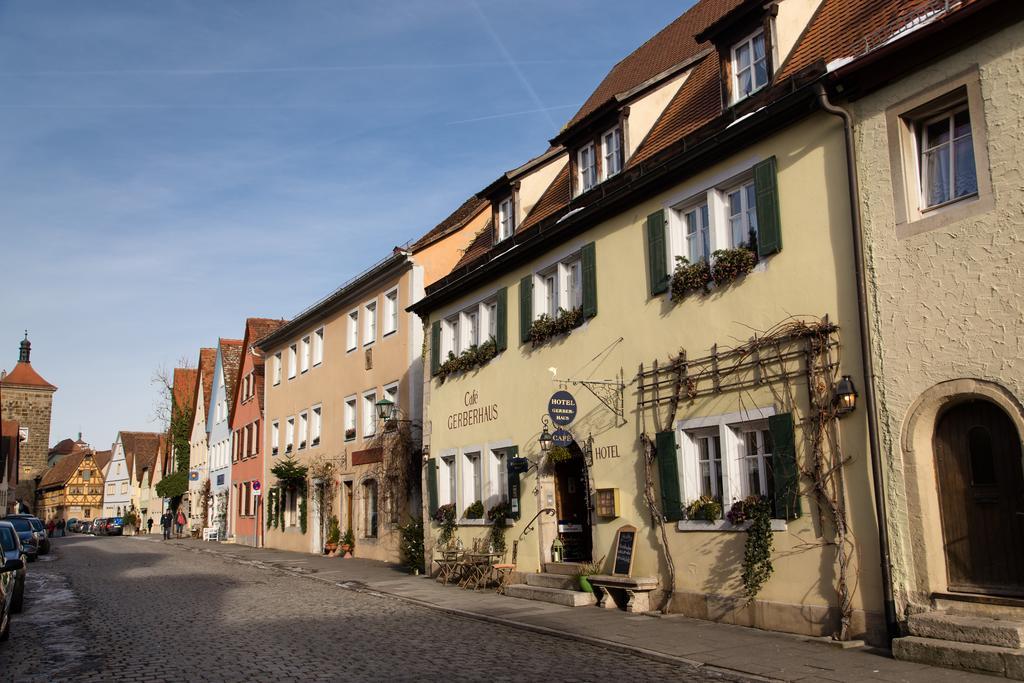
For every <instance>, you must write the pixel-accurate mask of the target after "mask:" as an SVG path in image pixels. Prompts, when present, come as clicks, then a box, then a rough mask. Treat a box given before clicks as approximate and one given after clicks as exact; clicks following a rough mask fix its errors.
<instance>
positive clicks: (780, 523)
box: [676, 519, 787, 533]
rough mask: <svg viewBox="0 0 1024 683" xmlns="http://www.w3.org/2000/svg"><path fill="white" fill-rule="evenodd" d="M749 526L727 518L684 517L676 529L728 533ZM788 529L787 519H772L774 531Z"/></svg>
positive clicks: (747, 523) (745, 528) (744, 529)
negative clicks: (709, 519)
mask: <svg viewBox="0 0 1024 683" xmlns="http://www.w3.org/2000/svg"><path fill="white" fill-rule="evenodd" d="M748 528H750V522H744V523H743V524H733V523H732V522H730V521H729V520H727V519H716V520H714V521H713V522H708V521H705V520H703V519H683V520H680V521H678V522H676V531H724V532H726V533H729V532H733V533H737V532H741V531H746V530H747V529H748ZM786 529H787V524H786V520H784V519H773V520H772V531H776V532H778V531H785V530H786Z"/></svg>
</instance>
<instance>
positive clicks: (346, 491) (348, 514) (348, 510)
mask: <svg viewBox="0 0 1024 683" xmlns="http://www.w3.org/2000/svg"><path fill="white" fill-rule="evenodd" d="M342 491H343V493H342V497H343V498H344V499H345V500H344V502H343V505H344V506H345V521H344V522H343V524H344V525H345V527H344V529H345V531H352V529H353V526H352V482H351V481H346V482H345V485H344V487H343V489H342Z"/></svg>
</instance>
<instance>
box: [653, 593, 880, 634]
mask: <svg viewBox="0 0 1024 683" xmlns="http://www.w3.org/2000/svg"><path fill="white" fill-rule="evenodd" d="M664 597H665V591H664V590H659V591H655V592H653V593H652V594H651V605H652V607H655V608H656V607H657V606H658V605H660V604H661V603H662V600H663V599H664ZM670 612H672V613H673V614H682V615H685V616H688V617H693V618H694V619H706V620H708V621H716V622H719V623H723V624H735V625H737V626H750V627H753V628H760V629H764V630H766V631H781V632H783V633H794V634H797V635H803V636H817V637H820V636H831V635H832V634H834V633H837V632H838V630H839V611H838V609H837V608H835V607H830V606H827V605H798V604H793V603H785V602H771V601H768V600H754V601H753V602H750V603H747V601H746V600H745V599H744V598H737V597H732V596H726V595H713V594H707V593H691V592H685V591H679V592H676V593H675V595H674V596H673V598H672V607H671V609H670ZM850 637H851V638H852V639H856V640H864V641H866V642H867V643H870V644H872V645H879V646H887V645H888V641H887V638H886V629H885V618H884V616H883V615H882V614H881V613H880V612H868V611H865V610H854V612H853V618H852V623H851V628H850Z"/></svg>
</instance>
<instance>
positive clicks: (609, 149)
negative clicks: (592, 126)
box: [601, 125, 625, 181]
mask: <svg viewBox="0 0 1024 683" xmlns="http://www.w3.org/2000/svg"><path fill="white" fill-rule="evenodd" d="M609 140H610V141H611V146H609V144H608V143H609ZM609 160H611V161H609ZM601 161H602V162H603V163H602V164H601V180H602V181H604V180H608V179H609V178H611V177H613V176H616V175H618V174H619V173H622V167H623V166H624V165H625V154H624V153H623V148H622V126H621V125H617V126H615V127H614V128H612V129H611V130H607V131H605V132H604V133H603V134H602V135H601ZM613 164H614V169H613Z"/></svg>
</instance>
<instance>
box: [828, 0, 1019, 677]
mask: <svg viewBox="0 0 1024 683" xmlns="http://www.w3.org/2000/svg"><path fill="white" fill-rule="evenodd" d="M1022 18H1024V12H1022V8H1021V7H1020V5H1019V4H1018V3H1008V2H993V3H976V4H975V6H973V7H970V6H969V7H968V8H966V9H962V8H959V7H957V6H956V5H953V6H952V7H951V8H949V9H947V10H946V11H941V10H940V11H938V12H936V13H933V14H931V15H929V16H928V17H927V19H928V21H927V22H924V24H923V25H922V26H921V27H920V28H918V29H917V30H915V31H912V32H911V31H907V32H906V35H905V36H902V37H900V39H899V40H894V41H892V42H891V43H890V44H889V45H886V46H884V47H881V48H879V49H876V50H872V51H869V52H868V53H867V54H865V55H863V56H861V57H860V58H858V59H857V60H855V61H853V62H852V63H850V64H849V65H848V66H845V67H843V68H841V69H839V70H838V71H837V72H835V73H834V74H832V79H831V80H832V87H831V90H832V91H833V92H834V93H836V97H837V99H838V98H839V97H843V95H845V98H846V99H847V100H848V101H847V102H845V106H846V108H847V109H848V110H849V111H850V113H851V114H852V117H853V124H854V141H855V146H856V159H857V178H858V181H859V190H860V207H861V215H862V220H863V234H864V238H865V241H866V244H867V250H866V254H867V258H866V265H867V268H866V272H867V283H868V291H869V297H868V299H867V301H868V304H869V313H870V320H871V326H870V327H871V334H872V343H873V346H872V357H873V362H874V365H875V373H876V376H877V377H878V381H877V396H878V399H877V403H878V409H877V414H878V423H879V426H878V432H879V440H880V444H881V450H882V454H883V459H884V462H885V464H886V466H885V468H884V475H885V500H886V506H885V507H886V510H887V524H886V528H887V530H888V534H889V539H890V542H889V548H890V553H891V565H892V586H893V594H894V595H893V598H894V603H895V605H894V606H895V611H896V613H897V616H898V618H899V620H900V622H901V624H902V626H903V630H904V633H907V632H909V633H910V634H912V635H913V636H920V635H923V632H922V626H921V624H922V623H924V622H920V621H919V622H917V623H916V624H915V623H913V622H914V618H912V615H914V614H918V613H922V612H930V611H933V610H945V611H955V612H967V613H972V614H988V615H991V614H994V613H999V614H1000V615H1001V616H1002V617H1004V618H1016V619H1017V620H1018V621H1021V620H1024V602H1022V601H1021V598H1024V477H1022V466H1021V441H1022V438H1024V361H1022V357H1024V354H1022V347H1021V339H1022V330H1024V317H1022V316H1024V313H1022V311H1024V284H1022V278H1021V268H1020V261H1021V259H1022V258H1024V247H1022V245H1021V241H1020V235H1021V232H1022V228H1024V225H1022V224H1024V217H1022V214H1021V206H1022V204H1024V182H1022V179H1021V171H1020V150H1021V148H1022V142H1024V131H1022V128H1021V117H1022V107H1024V105H1022V102H1021V97H1020V93H1021V92H1022V90H1024V77H1022V73H1021V64H1024V48H1022V46H1024V24H1022V23H1021V19H1022ZM897 28H898V27H897ZM903 28H905V27H903ZM880 74H884V75H885V78H884V79H883V78H880V77H879V75H880ZM923 630H928V629H923ZM936 633H941V631H935V630H934V629H932V630H928V635H930V636H932V637H931V638H919V639H915V638H910V639H905V640H904V641H903V642H902V643H900V644H899V645H897V647H896V652H897V655H898V656H908V657H909V658H915V659H920V658H921V657H922V656H923V655H922V653H925V652H926V651H929V650H930V651H932V652H939V651H940V650H944V651H946V652H947V653H948V652H952V651H953V650H952V649H951V648H952V646H950V645H949V644H948V643H946V644H943V643H939V642H937V641H936V639H941V637H942V636H940V635H935V634H936ZM978 637H979V634H978V633H977V632H972V631H970V630H969V629H965V630H964V632H963V633H961V634H960V636H959V637H958V638H957V640H965V641H969V642H970V641H972V640H973V642H976V643H982V644H985V645H992V644H994V643H990V642H988V641H986V640H984V639H983V638H981V639H978ZM908 648H909V649H908ZM1017 652H1018V656H1019V653H1020V651H1019V650H1018V651H1017ZM932 661H934V660H932ZM949 661H954V660H953V659H950V658H949V657H946V662H947V663H948V662H949ZM963 661H967V660H963ZM971 661H973V660H971ZM993 661H995V662H996V663H997V664H998V663H1000V662H1001V661H1002V660H1000V659H999V657H998V656H995V657H994V659H993ZM975 664H976V662H975ZM964 666H966V664H965V665H964ZM1007 666H1009V665H1007ZM984 668H985V670H988V671H991V672H993V673H1002V671H1001V670H1000V669H999V668H998V667H996V668H992V667H990V666H986V667H984ZM1011 668H1012V667H1011ZM1007 671H1009V670H1007ZM1017 671H1018V673H1017V675H1018V676H1019V675H1021V674H1020V671H1019V667H1018V669H1017ZM1006 675H1008V676H1011V677H1013V676H1014V674H1012V673H1009V672H1007V673H1006Z"/></svg>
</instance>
